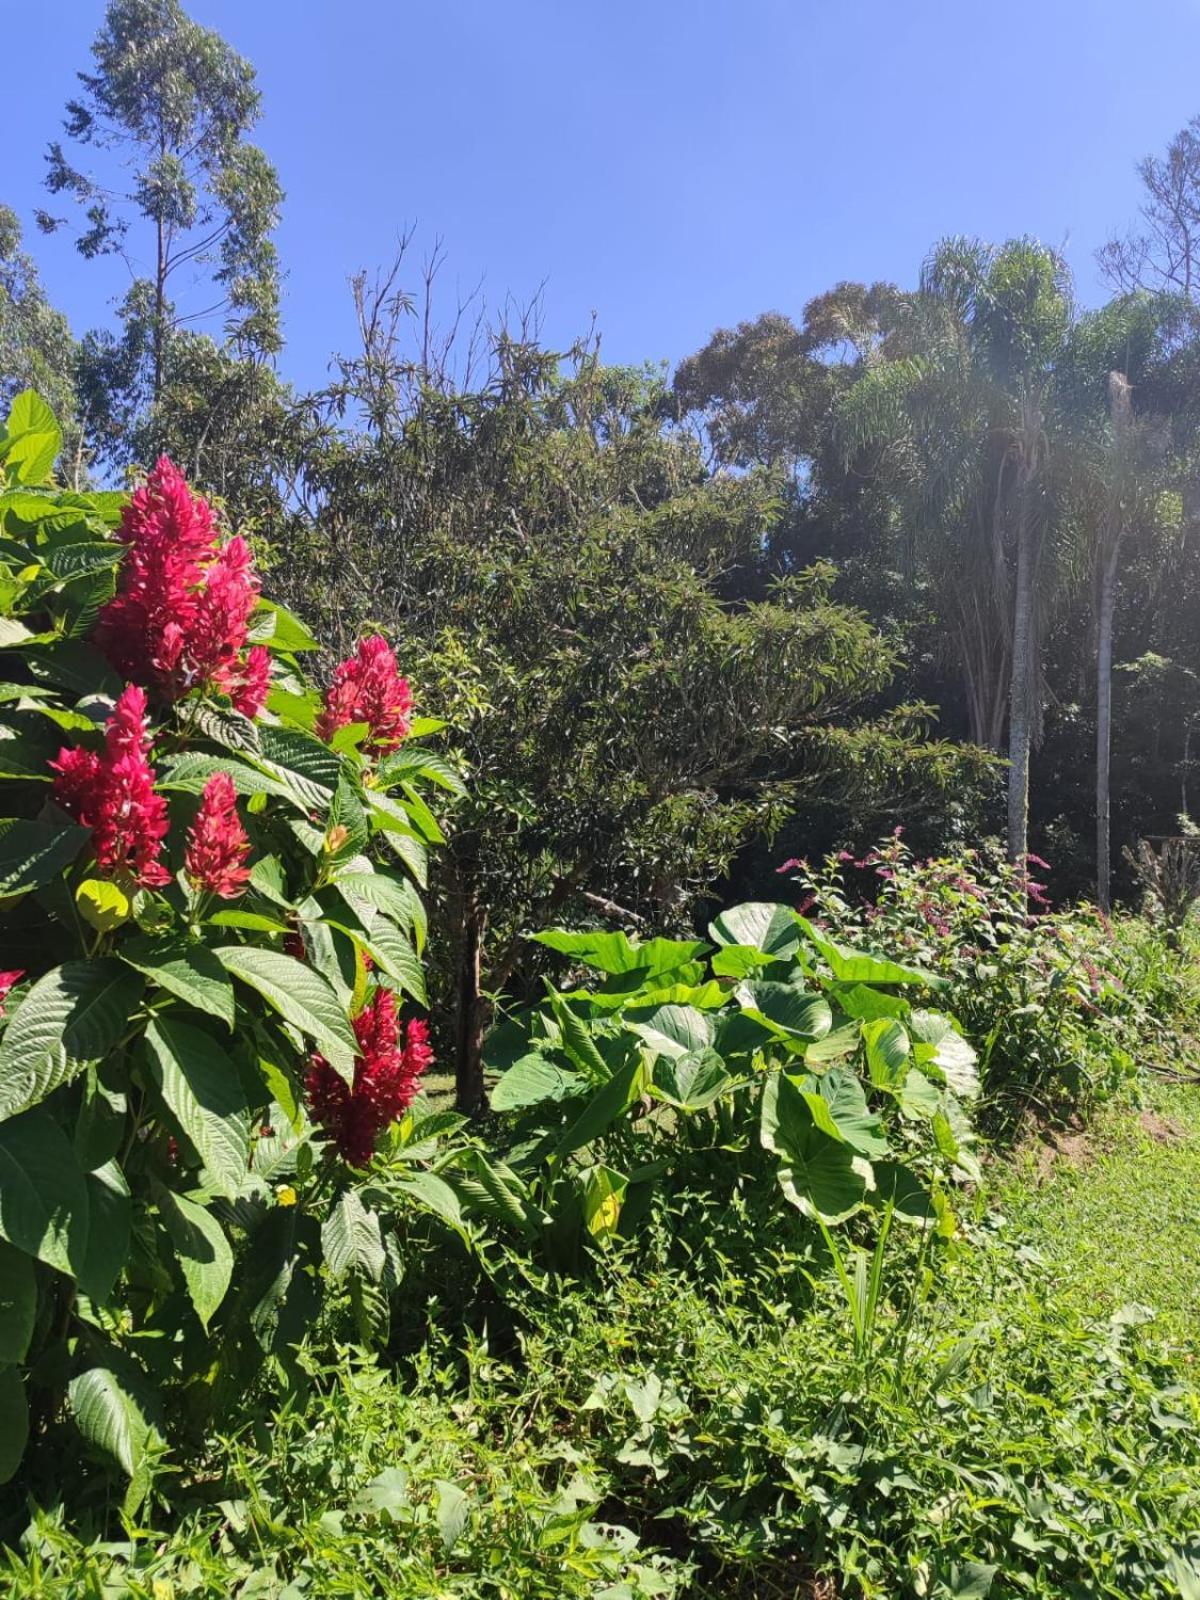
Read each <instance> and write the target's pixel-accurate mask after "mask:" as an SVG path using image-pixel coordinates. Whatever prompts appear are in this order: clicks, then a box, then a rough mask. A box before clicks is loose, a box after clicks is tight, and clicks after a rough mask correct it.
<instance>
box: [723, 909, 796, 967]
mask: <svg viewBox="0 0 1200 1600" xmlns="http://www.w3.org/2000/svg"><path fill="white" fill-rule="evenodd" d="M708 931H709V934H710V936H711V938H712V940H713V942H714V943H715V944H719V945H749V946H750V947H751V948H753V949H755V950H760V951H761V952H762V953H763V954H764V955H767V956H770V957H771V959H772V960H773V961H778V960H784V959H786V958H787V957H788V956H792V955H794V954H795V953H796V951H797V950H798V949H799V948H800V932H799V929H798V927H797V925H796V913H795V912H794V911H793V910H792V909H791V908H790V907H789V906H781V905H772V904H770V903H768V902H766V901H761V900H748V901H746V903H745V904H744V905H740V906H731V907H730V909H729V910H728V911H722V913H721V915H720V916H719V917H718V918H717V919H716V920H715V921H714V922H710V923H709V925H708ZM713 970H714V971H716V967H715V965H714V968H713ZM728 975H729V976H738V974H732V973H731V974H728Z"/></svg>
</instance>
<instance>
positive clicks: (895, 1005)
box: [833, 983, 912, 1022]
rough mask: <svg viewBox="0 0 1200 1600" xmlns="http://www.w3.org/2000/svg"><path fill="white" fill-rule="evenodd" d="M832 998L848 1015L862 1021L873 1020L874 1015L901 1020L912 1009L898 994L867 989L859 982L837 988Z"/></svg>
mask: <svg viewBox="0 0 1200 1600" xmlns="http://www.w3.org/2000/svg"><path fill="white" fill-rule="evenodd" d="M833 998H834V999H835V1000H836V1002H837V1004H838V1005H839V1006H840V1007H841V1008H842V1010H843V1011H844V1012H845V1013H846V1015H847V1016H848V1017H858V1018H859V1019H860V1020H861V1021H863V1022H873V1021H874V1020H875V1018H876V1017H896V1018H897V1019H899V1020H900V1021H903V1020H904V1019H905V1018H906V1017H907V1016H908V1014H909V1012H910V1011H911V1009H912V1007H911V1006H910V1005H909V1003H908V1001H907V1000H902V999H901V998H900V996H899V995H897V994H884V992H883V991H882V990H881V989H868V988H867V986H866V985H865V984H861V983H858V984H853V985H851V986H848V987H846V988H838V989H837V990H835V991H834V995H833Z"/></svg>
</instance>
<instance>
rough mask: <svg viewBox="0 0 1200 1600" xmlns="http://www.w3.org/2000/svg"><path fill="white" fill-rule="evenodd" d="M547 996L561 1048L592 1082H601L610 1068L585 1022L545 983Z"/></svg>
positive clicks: (608, 1073)
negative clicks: (559, 1037) (560, 1038)
mask: <svg viewBox="0 0 1200 1600" xmlns="http://www.w3.org/2000/svg"><path fill="white" fill-rule="evenodd" d="M547 996H548V999H549V1001H550V1009H551V1010H552V1011H553V1012H554V1017H555V1020H556V1021H557V1023H558V1027H559V1032H560V1033H561V1035H562V1046H563V1049H564V1050H565V1051H566V1053H567V1055H568V1056H569V1057H570V1058H571V1060H572V1061H573V1062H574V1063H575V1065H576V1066H577V1067H578V1068H579V1070H580V1071H581V1072H582V1073H583V1074H584V1075H585V1076H586V1077H588V1078H590V1079H591V1081H592V1082H593V1083H603V1082H604V1080H605V1079H606V1078H608V1077H609V1076H610V1068H609V1065H608V1062H607V1061H606V1060H605V1059H604V1057H603V1056H602V1055H601V1054H600V1051H599V1050H598V1049H597V1047H596V1041H595V1040H594V1039H593V1038H592V1036H591V1034H590V1033H589V1032H588V1029H587V1026H586V1024H585V1023H583V1022H582V1021H580V1019H579V1017H577V1016H576V1014H575V1012H574V1011H572V1010H571V1007H570V1006H569V1005H568V1004H567V1002H566V1001H565V1000H564V999H563V997H562V995H560V994H559V993H558V991H557V990H556V989H552V988H550V987H549V985H547Z"/></svg>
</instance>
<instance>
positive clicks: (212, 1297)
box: [157, 1189, 233, 1329]
mask: <svg viewBox="0 0 1200 1600" xmlns="http://www.w3.org/2000/svg"><path fill="white" fill-rule="evenodd" d="M157 1198H158V1210H159V1215H160V1216H161V1217H162V1219H163V1224H164V1226H165V1227H166V1230H167V1232H168V1234H169V1235H170V1237H171V1243H172V1244H173V1245H174V1246H175V1256H176V1259H177V1260H178V1262H179V1265H180V1268H181V1269H182V1271H183V1279H184V1282H185V1283H186V1284H187V1290H188V1294H189V1295H190V1296H191V1300H192V1304H193V1306H195V1308H196V1315H197V1316H198V1317H199V1318H200V1322H201V1324H202V1325H203V1327H204V1328H205V1329H207V1327H208V1324H209V1322H210V1321H211V1320H212V1317H213V1314H214V1313H215V1312H216V1310H217V1308H218V1307H219V1306H220V1304H221V1302H222V1300H224V1298H225V1293H226V1290H227V1289H228V1288H229V1280H230V1278H231V1277H232V1275H233V1250H232V1249H231V1248H230V1244H229V1240H228V1239H227V1238H226V1237H225V1230H224V1229H223V1228H222V1227H221V1224H220V1223H219V1222H218V1221H217V1219H216V1217H214V1216H213V1214H212V1212H211V1211H209V1210H208V1209H207V1207H205V1206H202V1205H201V1204H200V1203H199V1202H198V1201H196V1200H190V1199H189V1198H188V1197H187V1196H186V1195H182V1194H176V1193H175V1192H174V1191H173V1190H171V1189H160V1190H159V1191H158V1195H157Z"/></svg>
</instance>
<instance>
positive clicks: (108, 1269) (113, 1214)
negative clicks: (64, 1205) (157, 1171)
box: [79, 1161, 132, 1305]
mask: <svg viewBox="0 0 1200 1600" xmlns="http://www.w3.org/2000/svg"><path fill="white" fill-rule="evenodd" d="M85 1181H86V1183H87V1191H88V1239H87V1252H86V1254H85V1255H84V1258H83V1261H82V1263H81V1265H80V1268H79V1287H80V1288H81V1289H82V1290H83V1292H84V1294H86V1295H87V1297H88V1299H89V1300H93V1301H95V1302H96V1304H97V1305H103V1304H104V1303H105V1302H106V1301H107V1300H108V1298H109V1296H110V1295H111V1294H112V1290H113V1285H114V1284H115V1283H116V1281H117V1277H118V1275H119V1274H120V1271H121V1268H122V1267H123V1266H124V1265H125V1261H126V1258H127V1256H128V1255H129V1236H130V1226H131V1222H132V1206H131V1203H130V1196H129V1185H128V1184H127V1183H126V1181H125V1174H124V1173H123V1172H122V1171H121V1169H120V1167H119V1166H118V1165H117V1163H116V1162H115V1161H108V1162H106V1163H105V1164H104V1166H102V1167H97V1168H96V1170H95V1171H94V1172H89V1173H88V1174H87V1177H86V1180H85Z"/></svg>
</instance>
